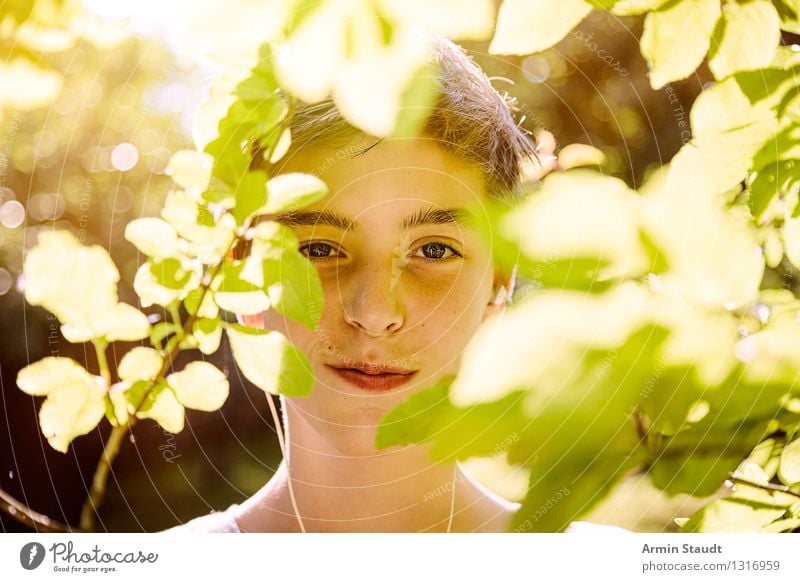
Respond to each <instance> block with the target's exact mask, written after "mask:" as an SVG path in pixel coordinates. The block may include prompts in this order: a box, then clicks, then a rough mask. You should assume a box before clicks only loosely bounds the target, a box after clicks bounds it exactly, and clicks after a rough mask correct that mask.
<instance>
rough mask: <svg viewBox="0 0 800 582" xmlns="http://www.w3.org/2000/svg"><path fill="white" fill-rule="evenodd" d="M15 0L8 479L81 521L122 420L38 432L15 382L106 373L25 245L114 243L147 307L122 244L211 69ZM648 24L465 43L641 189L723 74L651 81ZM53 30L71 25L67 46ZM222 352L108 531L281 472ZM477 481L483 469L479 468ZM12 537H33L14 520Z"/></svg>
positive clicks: (651, 492)
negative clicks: (83, 429) (26, 273)
mask: <svg viewBox="0 0 800 582" xmlns="http://www.w3.org/2000/svg"><path fill="white" fill-rule="evenodd" d="M18 4H19V5H18V6H16V4H15V3H11V4H9V6H11V7H12V8H4V9H3V10H4V11H6V12H5V13H3V12H0V22H2V26H0V33H2V34H0V354H2V357H1V358H0V373H1V376H0V381H1V382H2V385H1V387H2V392H1V393H2V398H3V411H4V414H3V417H2V421H0V422H2V425H3V426H2V430H0V487H2V488H3V489H4V490H6V491H8V492H9V493H10V494H12V495H14V496H17V497H18V498H19V499H21V500H22V501H24V502H25V503H26V504H27V505H29V506H30V507H32V508H34V509H36V510H37V511H39V512H42V513H45V514H47V515H50V516H53V517H55V518H58V519H61V520H63V521H66V522H69V523H76V522H77V516H78V514H79V512H80V507H81V504H82V503H83V501H84V498H85V497H86V494H87V491H88V481H89V480H90V479H91V475H92V472H93V470H94V467H95V464H96V462H97V458H98V456H99V455H100V453H101V451H102V443H103V440H104V437H105V436H106V435H105V434H104V432H106V431H108V429H109V427H108V426H107V425H106V424H105V423H104V424H102V425H101V429H98V430H95V431H94V432H93V433H91V434H90V435H89V436H87V437H86V438H82V439H80V440H78V441H77V442H76V443H75V444H74V446H73V447H71V448H70V450H69V452H68V453H67V454H66V455H62V454H60V453H58V452H55V451H54V450H53V449H52V448H50V447H49V446H48V445H47V443H46V441H45V439H44V437H43V436H42V435H41V432H40V430H39V426H38V422H37V408H36V404H35V401H34V399H33V398H32V397H30V396H27V395H25V394H24V393H22V392H21V391H20V390H18V389H17V387H16V386H15V377H16V374H17V372H18V371H19V370H20V369H21V368H22V367H24V366H25V365H27V364H29V363H30V362H33V361H36V360H38V359H40V358H42V357H45V356H48V355H61V356H67V357H72V358H74V359H76V360H77V361H78V362H81V363H82V364H84V365H85V366H86V367H87V368H88V369H89V370H90V371H96V369H97V365H96V362H95V361H94V353H93V352H92V351H91V350H88V349H84V348H85V346H84V345H72V344H69V343H67V342H66V341H64V340H63V338H62V337H61V335H60V333H59V331H58V327H59V326H58V322H57V320H56V319H55V317H54V316H52V315H48V314H47V312H45V311H44V310H43V309H40V308H33V307H31V306H30V305H26V304H25V302H24V301H23V298H22V295H21V294H20V292H19V290H18V283H19V281H18V279H19V277H20V273H21V266H22V258H23V252H24V250H25V249H27V248H30V247H32V246H33V245H35V244H36V241H37V236H38V233H39V232H40V231H41V230H42V229H52V228H67V229H69V230H71V231H72V232H73V233H75V234H76V236H78V238H79V239H80V240H82V241H83V242H85V243H90V244H99V245H101V246H103V247H104V248H106V249H108V250H109V252H110V253H111V255H112V256H113V258H114V260H115V262H116V263H117V265H119V267H120V271H121V276H122V280H121V282H120V299H121V300H123V301H128V302H133V303H135V299H136V296H135V294H134V293H133V291H132V288H131V285H132V281H133V275H134V273H135V272H136V269H137V268H138V266H139V264H140V262H141V260H142V259H141V257H139V256H138V255H137V252H136V249H135V248H134V247H133V245H131V244H129V243H127V242H126V241H125V240H124V238H123V231H124V225H125V224H126V223H127V222H129V221H130V220H132V219H134V218H137V217H142V216H154V215H157V214H158V211H159V210H160V208H161V205H162V202H163V199H164V197H165V195H166V193H167V191H168V189H169V188H170V183H171V181H170V179H169V177H167V176H166V175H165V174H164V169H165V167H166V164H167V162H168V161H169V159H170V156H171V155H172V153H173V152H175V151H177V150H180V149H184V148H187V147H190V145H191V136H190V127H191V122H192V118H193V114H194V111H195V110H196V108H197V105H198V103H199V102H200V100H201V99H202V98H203V96H204V95H205V94H206V92H207V85H208V78H209V76H210V74H211V72H212V71H213V68H212V67H210V65H208V64H207V63H206V62H204V61H203V60H202V59H199V58H192V55H191V52H192V51H191V50H187V47H186V46H182V47H181V42H180V41H181V39H182V38H183V37H181V36H180V34H177V33H176V34H177V42H176V38H175V37H174V36H173V37H172V38H170V37H169V35H166V36H165V35H163V34H162V35H159V34H154V33H153V31H152V30H150V31H148V30H147V29H146V27H141V28H142V31H141V33H140V34H133V35H130V34H128V33H123V32H122V31H121V30H120V29H118V27H117V26H116V25H115V24H113V23H111V22H106V21H103V20H100V19H99V17H97V16H93V15H92V14H91V13H90V14H88V15H87V14H85V13H83V12H82V11H81V10H79V8H78V7H76V6H72V5H69V3H65V2H58V1H54V2H40V3H37V10H40V11H41V12H40V13H38V14H34V15H33V16H31V15H26V14H25V10H26V8H25V7H26V6H27V4H28V3H26V2H25V1H24V0H23V1H22V2H21V3H18ZM212 4H213V3H212ZM239 4H249V5H252V4H253V3H247V2H240V3H239ZM143 6H147V3H145V4H143ZM250 8H252V6H249V7H247V9H250ZM149 9H150V10H154V9H153V7H152V6H150V8H149ZM8 10H11V12H7V11H8ZM15 10H16V12H14V11H15ZM217 10H219V8H217ZM242 10H245V8H242ZM228 12H229V13H237V8H236V7H233V8H230V9H229V10H228ZM242 14H243V16H242V17H241V18H240V19H239V22H250V23H251V25H250V27H249V28H252V29H253V30H255V32H256V33H257V32H258V28H259V26H260V27H269V21H267V20H263V19H262V20H255V21H253V19H248V18H246V13H242ZM207 15H208V14H206V16H207ZM37 18H38V19H39V22H44V23H47V24H48V25H49V28H48V30H49V31H50V34H49V35H47V34H44V33H41V34H39V36H37V34H36V32H37V31H36V27H35V26H34V27H31V30H30V31H28V32H27V33H26V34H27V36H24V35H20V34H19V33H15V32H14V31H13V30H12V28H13V26H12V25H11V24H9V22H12V23H14V21H15V20H16V21H22V20H25V19H28V21H29V22H28V23H35V22H37ZM165 18H166V19H168V17H166V16H165ZM642 20H643V18H641V17H617V16H613V15H611V14H610V13H607V12H602V11H595V12H593V13H592V14H591V15H590V16H589V17H588V18H587V19H586V20H585V21H584V22H583V23H582V24H581V25H580V26H579V27H578V28H577V29H576V30H575V31H573V32H572V33H570V34H569V35H567V37H566V38H565V39H564V40H563V41H562V42H560V43H559V44H558V45H557V46H556V47H554V48H552V49H549V50H547V51H545V52H544V53H539V54H535V55H532V56H527V57H498V56H493V55H489V54H488V41H487V42H481V43H478V42H465V43H463V44H464V46H465V47H466V48H467V49H469V51H470V53H471V54H472V55H473V56H474V58H475V59H476V60H477V62H478V63H479V64H480V65H481V66H482V67H483V68H484V70H485V71H486V72H487V74H488V75H489V76H490V77H492V78H493V79H494V83H495V86H496V87H497V88H498V89H499V90H500V91H507V92H508V93H509V95H511V96H513V97H514V98H516V105H517V107H518V109H519V115H520V117H521V119H522V121H521V123H522V125H523V126H524V127H525V128H526V129H528V130H529V131H531V132H532V133H534V132H536V131H537V130H539V129H546V130H548V131H550V132H551V133H552V134H553V135H554V136H555V138H556V140H557V142H558V143H559V144H570V143H576V142H577V143H586V144H590V145H593V146H595V147H597V148H599V149H601V150H602V151H603V153H604V154H605V156H606V158H607V163H606V165H605V166H604V170H605V171H606V172H607V173H609V174H611V175H614V176H616V177H619V178H622V179H623V180H625V181H626V182H627V183H628V185H630V186H631V187H634V188H635V187H638V186H639V185H640V184H641V182H642V180H643V178H644V176H645V175H646V174H647V173H648V171H650V170H651V169H653V168H654V167H658V166H660V165H661V164H663V163H665V162H666V161H668V160H669V159H670V158H671V157H672V156H673V155H674V154H675V153H676V152H677V151H678V149H679V148H680V147H681V145H683V144H684V143H685V142H686V141H688V139H689V135H690V134H689V107H690V105H691V103H692V102H693V101H694V99H695V97H696V96H697V95H698V94H699V93H700V91H701V90H702V89H703V87H704V85H705V84H706V83H708V82H709V81H710V80H711V78H712V77H711V75H710V73H709V72H708V71H707V69H706V68H705V65H703V67H701V68H700V69H699V70H698V72H697V73H695V74H693V75H692V76H691V77H690V78H689V79H687V80H685V81H683V82H680V83H675V84H672V85H668V86H666V87H664V88H663V89H661V90H658V91H655V90H653V89H651V88H650V84H649V82H648V79H647V76H646V64H645V61H644V59H642V57H641V55H640V53H639V45H638V39H639V37H640V36H641V32H642ZM54 22H58V23H60V24H63V26H61V28H62V29H63V34H61V35H60V36H59V35H58V34H56V33H55V32H53V28H58V27H57V26H55V27H54V26H53V23H54ZM14 24H16V23H14ZM246 28H247V27H246ZM176 30H177V28H176ZM39 32H41V30H39ZM162 32H163V31H162ZM250 32H253V31H252V30H249V29H248V32H243V33H242V35H243V36H245V37H246V36H248V34H249V33H250ZM195 33H196V34H198V31H197V30H195ZM199 34H202V32H201V33H199ZM254 34H255V33H254ZM784 40H785V41H786V42H789V41H792V40H794V41H796V40H797V39H784ZM176 47H177V48H176ZM181 49H182V50H181ZM20 95H25V96H26V97H25V98H24V99H20V97H19V96H20ZM609 228H614V226H613V225H609ZM149 313H152V314H154V315H158V314H157V312H155V311H153V310H150V311H149ZM226 354H228V350H227V348H226V346H223V348H222V349H221V350H220V351H219V352H217V353H216V354H215V355H214V356H213V357H212V360H211V361H212V362H213V363H215V364H216V365H217V366H219V367H221V368H222V369H223V370H224V371H226V373H228V374H229V375H230V380H231V396H230V398H229V399H228V401H227V402H226V403H225V405H224V407H223V408H222V409H221V410H219V411H218V412H215V413H210V414H209V413H197V412H191V411H190V412H188V414H187V425H186V428H185V430H184V431H183V432H181V433H180V434H177V435H172V434H169V433H166V432H165V431H163V430H162V429H161V428H160V427H159V426H158V425H157V424H155V423H152V422H148V423H141V424H140V425H138V426H137V427H136V429H135V431H134V434H133V437H132V438H131V442H129V443H126V444H125V446H124V448H123V452H122V454H121V456H120V459H119V460H118V461H117V463H116V464H115V467H114V470H113V477H112V479H111V481H110V491H109V494H108V497H107V500H106V504H105V506H104V508H103V510H102V512H101V516H100V517H101V519H100V521H99V524H98V525H99V530H100V531H103V530H107V531H153V530H158V529H162V528H165V527H168V526H170V525H173V524H175V523H178V522H179V521H185V520H187V519H189V518H191V517H194V516H196V515H199V514H202V513H206V512H208V511H210V510H211V509H224V508H225V507H227V505H229V504H230V503H234V502H240V501H243V500H244V499H245V498H246V497H247V496H249V495H250V494H252V493H253V492H255V491H256V490H257V489H258V488H259V487H260V486H261V485H262V484H263V483H265V482H266V481H267V480H268V479H269V477H270V476H271V474H272V472H273V471H274V470H275V468H277V465H278V463H279V461H280V451H279V449H278V444H277V440H276V438H275V435H274V428H273V427H272V421H271V420H270V419H269V415H268V411H267V409H266V406H265V402H264V396H263V393H262V392H261V391H260V390H258V389H254V388H253V387H251V386H249V384H248V383H247V382H246V381H244V380H243V379H242V378H241V377H240V376H239V375H238V371H236V368H235V367H234V366H233V365H232V362H230V361H229V360H228V356H226ZM182 364H183V363H182V362H179V363H178V367H181V366H182ZM113 365H114V364H113V362H112V366H113ZM475 471H476V474H477V475H479V476H480V466H479V464H476V465H475ZM621 499H624V500H625V502H624V503H621V502H620V500H621ZM705 501H707V500H705ZM702 502H703V501H698V500H691V499H690V498H689V497H688V496H679V497H677V498H673V499H670V500H668V499H666V498H665V497H664V495H663V494H661V493H660V492H657V491H656V490H655V489H653V488H652V486H650V485H648V484H647V483H646V480H644V479H640V478H638V477H633V478H631V479H628V480H626V481H624V482H623V483H622V485H620V487H619V488H618V491H617V493H616V494H615V495H612V497H611V498H610V499H608V500H606V502H604V504H603V505H602V506H601V507H600V508H598V509H597V510H595V512H594V513H593V514H592V515H590V516H588V517H587V519H589V520H593V521H598V522H607V523H616V524H618V525H622V526H624V527H630V528H635V529H637V530H639V531H662V530H665V529H666V530H670V529H674V525H673V524H672V518H673V517H674V516H675V515H688V514H691V513H692V512H693V511H694V509H693V508H695V509H696V508H697V507H699V505H701V504H702ZM692 504H693V505H692ZM642 516H645V517H642ZM0 530H2V531H26V530H25V528H24V527H22V526H21V525H19V524H18V523H17V522H15V521H14V520H12V519H10V518H8V517H7V516H5V515H2V514H0Z"/></svg>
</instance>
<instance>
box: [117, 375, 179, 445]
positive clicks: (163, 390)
mask: <svg viewBox="0 0 800 582" xmlns="http://www.w3.org/2000/svg"><path fill="white" fill-rule="evenodd" d="M149 384H150V383H149V382H145V381H139V382H137V383H135V384H134V385H133V386H132V387H131V388H130V389H129V390H128V392H127V393H126V397H127V398H128V401H129V402H130V403H131V404H132V405H133V406H136V405H137V404H138V402H139V401H140V400H141V396H140V395H139V394H138V392H141V391H142V390H141V389H140V390H139V391H136V390H135V389H136V388H137V386H138V387H140V388H144V389H146V388H147V387H148V386H149ZM129 410H131V412H132V408H131V407H129ZM136 416H137V417H138V418H150V419H152V420H155V421H156V422H157V423H158V424H160V425H161V426H162V427H163V428H164V430H166V431H168V432H171V433H179V432H181V431H182V430H183V426H184V420H185V412H184V409H183V406H182V405H181V403H180V402H178V399H177V398H176V397H175V392H174V391H173V390H172V388H170V387H169V386H168V385H167V384H165V383H163V382H162V383H159V384H157V385H156V386H155V387H154V388H153V389H152V390H151V391H150V392H149V393H148V396H147V397H146V403H145V405H144V406H142V407H141V408H140V409H139V412H137V413H136Z"/></svg>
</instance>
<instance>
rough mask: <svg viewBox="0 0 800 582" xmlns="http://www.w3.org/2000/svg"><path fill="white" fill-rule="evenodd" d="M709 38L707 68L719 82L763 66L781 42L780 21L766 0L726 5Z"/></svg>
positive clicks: (751, 0) (768, 61)
mask: <svg viewBox="0 0 800 582" xmlns="http://www.w3.org/2000/svg"><path fill="white" fill-rule="evenodd" d="M722 15H723V20H722V21H720V24H718V25H717V30H716V31H715V33H714V36H713V37H712V39H711V50H710V51H709V58H708V66H709V68H710V69H711V72H712V73H714V77H716V78H717V79H722V78H724V77H727V76H728V75H730V74H732V73H735V72H737V71H746V70H750V69H760V68H763V67H766V66H767V65H769V64H770V62H771V61H772V58H773V57H774V56H775V50H776V49H777V48H778V44H780V40H781V31H780V24H781V21H780V18H779V17H778V12H777V11H776V10H775V7H774V6H773V5H772V3H771V2H769V1H768V0H750V1H749V2H744V3H739V2H726V3H725V5H724V7H723V10H722Z"/></svg>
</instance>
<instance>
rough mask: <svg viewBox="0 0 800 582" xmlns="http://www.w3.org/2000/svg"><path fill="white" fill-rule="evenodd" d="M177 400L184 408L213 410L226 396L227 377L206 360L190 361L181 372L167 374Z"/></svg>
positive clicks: (220, 404)
mask: <svg viewBox="0 0 800 582" xmlns="http://www.w3.org/2000/svg"><path fill="white" fill-rule="evenodd" d="M167 384H169V385H170V386H171V387H172V389H173V390H175V396H176V397H177V398H178V401H179V402H180V403H181V404H183V405H184V406H185V407H186V408H192V409H194V410H204V411H206V412H213V411H214V410H218V409H219V408H220V407H221V406H222V405H223V404H224V403H225V400H227V398H228V392H229V386H228V379H227V378H226V377H225V374H223V373H222V372H221V371H220V370H219V368H217V367H216V366H214V365H213V364H210V363H208V362H190V363H189V364H187V365H186V367H185V368H184V369H183V371H181V372H175V373H173V374H170V375H169V376H167Z"/></svg>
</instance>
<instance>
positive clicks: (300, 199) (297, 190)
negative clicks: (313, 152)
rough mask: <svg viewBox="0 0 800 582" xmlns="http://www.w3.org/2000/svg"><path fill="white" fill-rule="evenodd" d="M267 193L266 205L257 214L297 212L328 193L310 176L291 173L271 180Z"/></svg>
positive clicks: (325, 187)
mask: <svg viewBox="0 0 800 582" xmlns="http://www.w3.org/2000/svg"><path fill="white" fill-rule="evenodd" d="M267 191H268V192H269V194H268V199H267V204H266V206H264V207H263V208H261V209H260V210H259V213H263V214H275V213H278V212H288V211H290V210H297V209H300V208H303V207H304V206H308V205H309V204H313V203H314V202H317V201H318V200H321V199H322V198H324V197H325V195H326V194H327V193H328V187H327V186H326V185H325V182H323V181H322V180H320V179H319V178H317V177H316V176H314V175H312V174H302V173H299V172H291V173H288V174H280V175H278V176H275V177H274V178H271V179H270V181H269V182H268V183H267Z"/></svg>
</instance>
